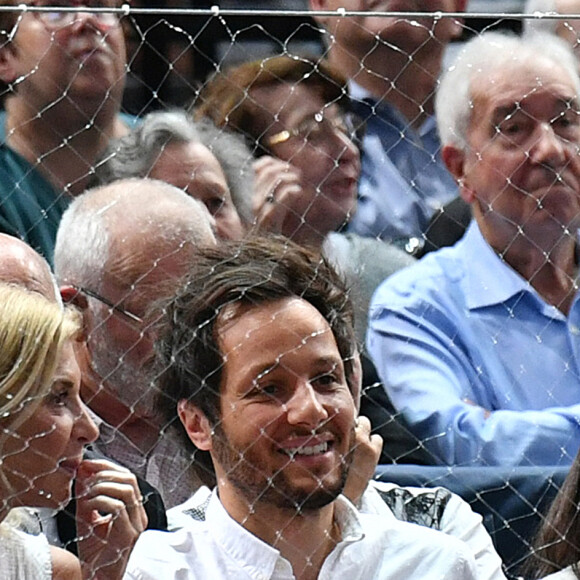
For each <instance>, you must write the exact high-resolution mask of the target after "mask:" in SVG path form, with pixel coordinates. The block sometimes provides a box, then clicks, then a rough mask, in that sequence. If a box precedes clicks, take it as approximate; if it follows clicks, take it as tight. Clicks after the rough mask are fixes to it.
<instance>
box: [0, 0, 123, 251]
mask: <svg viewBox="0 0 580 580" xmlns="http://www.w3.org/2000/svg"><path fill="white" fill-rule="evenodd" d="M1 4H2V6H3V7H4V8H5V9H6V8H9V7H13V8H14V10H12V11H11V10H5V11H3V12H2V13H1V14H0V30H1V31H2V38H3V41H2V45H1V47H0V80H1V81H2V84H3V85H4V86H5V87H7V90H6V91H5V92H4V91H3V94H5V93H6V94H7V97H6V100H5V103H4V105H5V111H2V112H0V142H1V147H0V230H1V231H3V232H5V233H9V234H12V235H15V236H17V237H20V238H21V239H23V240H25V241H26V242H28V243H29V244H30V245H31V246H32V247H33V248H34V249H35V250H37V251H39V252H40V253H41V254H42V255H44V256H45V257H46V258H48V259H49V260H50V259H51V258H52V252H53V249H54V240H55V237H56V230H57V228H58V223H59V221H60V217H61V216H62V213H63V211H64V210H65V208H66V206H67V205H68V202H69V201H70V198H71V197H72V196H75V195H78V194H79V193H81V192H82V191H83V190H84V189H86V187H87V182H88V179H89V175H90V174H91V171H92V168H93V165H94V163H95V161H96V159H97V157H98V156H99V154H101V153H102V151H103V149H104V148H105V146H106V145H107V143H108V141H109V139H111V138H114V137H120V136H121V135H123V134H124V133H126V132H127V131H128V130H129V128H128V125H129V124H130V123H131V121H132V120H130V119H129V118H127V117H126V116H123V115H121V114H120V108H121V101H122V96H123V90H124V87H125V66H126V60H127V58H126V48H125V38H124V30H123V18H122V17H121V15H120V14H119V13H118V12H116V13H113V12H108V13H107V12H100V13H97V12H78V13H74V12H54V11H44V12H31V11H27V10H22V9H17V7H20V6H24V8H25V7H26V6H27V5H31V6H32V5H33V6H39V7H41V8H42V7H46V6H49V5H50V1H49V0H25V1H23V2H20V0H18V1H16V0H2V2H1ZM59 5H62V6H64V7H65V8H67V7H70V6H80V5H90V6H91V7H99V8H106V7H115V6H117V3H116V1H115V0H91V1H90V2H86V3H83V2H82V1H81V2H76V1H72V0H60V2H59Z"/></svg>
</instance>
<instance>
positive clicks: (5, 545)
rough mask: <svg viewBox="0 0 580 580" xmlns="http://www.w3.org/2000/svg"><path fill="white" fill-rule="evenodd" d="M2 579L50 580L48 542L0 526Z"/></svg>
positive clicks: (40, 535)
mask: <svg viewBox="0 0 580 580" xmlns="http://www.w3.org/2000/svg"><path fill="white" fill-rule="evenodd" d="M0 578H2V580H50V579H51V578H52V560H51V557H50V548H49V546H48V541H47V539H46V537H45V536H44V535H43V534H39V535H37V536H35V535H32V534H27V533H25V532H22V531H20V530H16V529H14V528H12V527H11V526H10V525H9V524H6V523H3V524H0Z"/></svg>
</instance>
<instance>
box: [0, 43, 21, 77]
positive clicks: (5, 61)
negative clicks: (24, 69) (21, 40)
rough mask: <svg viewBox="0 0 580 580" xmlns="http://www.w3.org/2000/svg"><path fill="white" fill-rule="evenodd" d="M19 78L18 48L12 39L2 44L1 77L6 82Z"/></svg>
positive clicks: (0, 53)
mask: <svg viewBox="0 0 580 580" xmlns="http://www.w3.org/2000/svg"><path fill="white" fill-rule="evenodd" d="M17 78H18V71H17V67H16V48H15V47H14V45H13V44H12V42H10V41H6V42H5V43H4V44H3V45H2V46H0V79H1V80H2V81H3V82H5V83H6V84H10V83H13V82H14V81H15V80H16V79H17Z"/></svg>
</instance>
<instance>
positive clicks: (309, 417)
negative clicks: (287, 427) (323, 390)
mask: <svg viewBox="0 0 580 580" xmlns="http://www.w3.org/2000/svg"><path fill="white" fill-rule="evenodd" d="M319 397H320V395H319V394H318V393H317V392H316V390H315V389H314V388H313V387H312V385H311V384H310V383H309V382H307V381H300V383H299V384H298V386H297V388H296V390H295V392H294V394H293V395H292V398H291V399H290V400H289V401H288V402H287V403H286V409H287V417H288V423H290V424H291V425H305V426H307V427H310V428H316V427H318V426H319V425H320V424H321V423H322V422H323V421H325V420H327V419H328V412H327V410H326V409H325V407H324V405H323V404H322V402H321V400H320V398H319Z"/></svg>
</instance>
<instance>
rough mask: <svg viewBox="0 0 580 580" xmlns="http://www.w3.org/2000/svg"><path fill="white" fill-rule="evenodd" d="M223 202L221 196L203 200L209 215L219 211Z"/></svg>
mask: <svg viewBox="0 0 580 580" xmlns="http://www.w3.org/2000/svg"><path fill="white" fill-rule="evenodd" d="M224 203H225V199H224V198H223V197H212V198H211V199H208V200H207V201H206V202H205V206H206V207H207V209H208V211H209V213H210V214H211V215H215V214H216V213H218V212H219V211H220V209H221V208H222V207H223V205H224Z"/></svg>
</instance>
